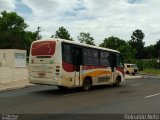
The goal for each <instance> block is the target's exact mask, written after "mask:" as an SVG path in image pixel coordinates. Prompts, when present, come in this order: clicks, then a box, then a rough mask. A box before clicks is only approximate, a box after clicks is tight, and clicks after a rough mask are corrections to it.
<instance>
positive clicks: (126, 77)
mask: <svg viewBox="0 0 160 120" xmlns="http://www.w3.org/2000/svg"><path fill="white" fill-rule="evenodd" d="M139 78H142V76H141V75H138V76H130V75H125V79H126V80H130V79H139Z"/></svg>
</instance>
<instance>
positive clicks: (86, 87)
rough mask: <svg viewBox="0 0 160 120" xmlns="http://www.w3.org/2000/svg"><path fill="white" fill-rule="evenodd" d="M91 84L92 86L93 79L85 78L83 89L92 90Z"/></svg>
mask: <svg viewBox="0 0 160 120" xmlns="http://www.w3.org/2000/svg"><path fill="white" fill-rule="evenodd" d="M91 86H92V82H91V79H89V78H85V79H84V81H83V85H82V88H83V90H84V91H88V90H90V88H91Z"/></svg>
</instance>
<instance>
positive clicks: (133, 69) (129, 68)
mask: <svg viewBox="0 0 160 120" xmlns="http://www.w3.org/2000/svg"><path fill="white" fill-rule="evenodd" d="M124 66H125V73H126V74H132V75H135V74H138V67H137V65H136V64H129V63H125V64H124Z"/></svg>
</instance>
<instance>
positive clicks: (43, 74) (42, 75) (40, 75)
mask: <svg viewBox="0 0 160 120" xmlns="http://www.w3.org/2000/svg"><path fill="white" fill-rule="evenodd" d="M38 74H39V77H40V78H43V77H44V76H45V75H46V74H45V73H38Z"/></svg>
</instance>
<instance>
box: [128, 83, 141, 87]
mask: <svg viewBox="0 0 160 120" xmlns="http://www.w3.org/2000/svg"><path fill="white" fill-rule="evenodd" d="M141 84H142V83H134V84H130V85H129V86H139V85H141Z"/></svg>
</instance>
